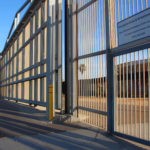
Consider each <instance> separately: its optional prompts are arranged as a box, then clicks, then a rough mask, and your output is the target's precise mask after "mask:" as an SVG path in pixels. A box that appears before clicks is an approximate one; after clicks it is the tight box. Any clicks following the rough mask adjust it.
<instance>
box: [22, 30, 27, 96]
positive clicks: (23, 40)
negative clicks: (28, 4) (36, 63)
mask: <svg viewBox="0 0 150 150" xmlns="http://www.w3.org/2000/svg"><path fill="white" fill-rule="evenodd" d="M28 32H29V31H28ZM24 43H25V29H23V33H22V45H23V44H24ZM24 64H25V48H23V50H22V70H23V69H24ZM22 79H24V73H22ZM21 86H22V88H21V98H22V99H24V82H22V84H21Z"/></svg>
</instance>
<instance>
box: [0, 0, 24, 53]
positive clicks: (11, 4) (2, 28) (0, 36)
mask: <svg viewBox="0 0 150 150" xmlns="http://www.w3.org/2000/svg"><path fill="white" fill-rule="evenodd" d="M25 1H26V0H1V1H0V52H1V51H2V50H3V48H4V44H5V42H6V38H7V36H8V33H9V30H10V28H11V25H12V22H13V19H14V16H15V14H16V12H17V10H18V9H19V8H20V7H21V6H22V5H23V4H24V2H25Z"/></svg>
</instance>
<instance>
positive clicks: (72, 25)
mask: <svg viewBox="0 0 150 150" xmlns="http://www.w3.org/2000/svg"><path fill="white" fill-rule="evenodd" d="M76 9H77V4H76V3H75V2H73V1H72V0H68V1H65V89H66V90H65V92H66V93H65V98H66V101H65V112H66V113H67V114H73V115H74V116H77V103H78V101H77V99H78V94H77V89H78V84H77V82H78V75H77V73H78V69H77V68H78V62H77V60H75V58H76V57H77V55H78V49H77V14H74V15H72V14H73V12H75V11H76ZM74 60H75V61H74Z"/></svg>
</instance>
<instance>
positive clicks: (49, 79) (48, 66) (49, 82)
mask: <svg viewBox="0 0 150 150" xmlns="http://www.w3.org/2000/svg"><path fill="white" fill-rule="evenodd" d="M50 9H51V8H50V0H47V45H46V56H47V58H46V60H47V61H46V72H47V73H46V103H47V104H46V111H47V117H48V119H50V111H51V110H50V102H49V85H53V75H52V70H53V67H52V66H53V64H52V62H53V61H52V59H51V61H50V57H52V54H53V51H52V49H51V48H50V46H51V44H52V43H51V27H50V25H51V14H50V11H51V10H50ZM50 72H51V73H50Z"/></svg>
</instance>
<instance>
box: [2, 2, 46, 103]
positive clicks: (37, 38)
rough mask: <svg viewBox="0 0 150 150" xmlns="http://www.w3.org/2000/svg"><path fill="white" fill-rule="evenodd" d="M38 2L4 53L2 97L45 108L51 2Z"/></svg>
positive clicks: (10, 40)
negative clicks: (48, 23) (48, 22)
mask: <svg viewBox="0 0 150 150" xmlns="http://www.w3.org/2000/svg"><path fill="white" fill-rule="evenodd" d="M34 3H35V4H34V6H33V7H32V8H30V10H31V9H32V12H30V10H29V11H28V12H27V14H26V16H25V17H26V18H23V20H22V21H21V23H20V24H18V26H17V27H16V30H15V31H14V33H13V35H12V36H11V37H10V39H9V41H8V43H7V44H6V46H5V49H4V51H3V53H2V58H1V69H0V71H1V85H0V87H1V98H4V99H11V100H15V101H22V102H28V103H33V104H40V105H45V102H46V58H47V53H46V52H47V41H46V39H47V2H46V1H39V2H34ZM15 26H16V25H15Z"/></svg>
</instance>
